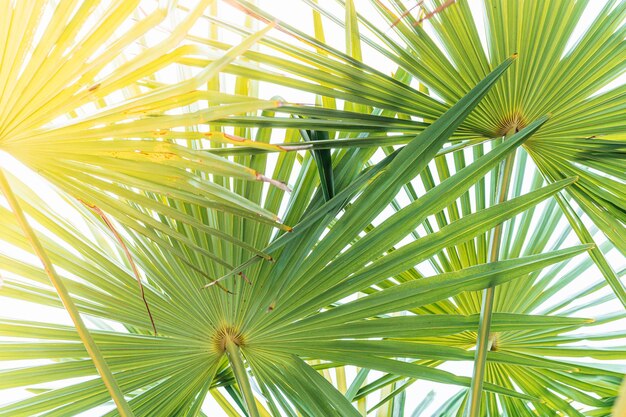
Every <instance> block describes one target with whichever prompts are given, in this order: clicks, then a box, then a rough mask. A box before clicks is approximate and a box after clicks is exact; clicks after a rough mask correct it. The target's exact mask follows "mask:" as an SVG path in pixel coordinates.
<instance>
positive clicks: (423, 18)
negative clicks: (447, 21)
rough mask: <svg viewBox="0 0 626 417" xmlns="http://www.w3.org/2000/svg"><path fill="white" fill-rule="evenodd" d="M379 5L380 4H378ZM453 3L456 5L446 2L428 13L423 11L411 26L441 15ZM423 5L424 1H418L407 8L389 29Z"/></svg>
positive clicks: (453, 0) (454, 0)
mask: <svg viewBox="0 0 626 417" xmlns="http://www.w3.org/2000/svg"><path fill="white" fill-rule="evenodd" d="M379 3H380V2H379ZM454 3H456V0H448V1H446V2H445V3H443V4H441V5H439V6H437V7H435V8H434V9H433V10H432V11H430V12H426V11H425V10H424V11H423V12H422V13H421V15H422V16H421V17H420V18H419V19H418V20H417V21H415V22H414V23H413V26H418V25H420V24H422V23H423V22H424V21H426V20H428V19H430V18H432V17H433V16H435V15H436V14H438V13H441V12H442V11H444V10H445V9H447V8H448V7H450V6H452V5H453V4H454ZM423 5H424V1H423V0H422V1H418V2H417V3H416V4H415V5H413V6H412V7H411V8H409V9H408V10H407V11H405V12H404V13H402V14H401V15H400V17H399V18H398V19H396V20H395V21H394V22H393V23H392V24H391V26H390V28H393V27H395V26H397V25H398V23H400V22H401V21H402V19H404V18H405V17H407V16H408V15H410V14H411V12H412V11H413V10H415V9H416V8H418V7H421V6H423Z"/></svg>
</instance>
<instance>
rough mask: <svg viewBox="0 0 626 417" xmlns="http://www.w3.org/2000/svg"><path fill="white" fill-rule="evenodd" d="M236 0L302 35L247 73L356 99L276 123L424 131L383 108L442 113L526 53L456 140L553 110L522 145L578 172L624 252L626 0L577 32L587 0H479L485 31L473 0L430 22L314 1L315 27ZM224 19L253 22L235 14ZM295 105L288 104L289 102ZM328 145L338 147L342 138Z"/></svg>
mask: <svg viewBox="0 0 626 417" xmlns="http://www.w3.org/2000/svg"><path fill="white" fill-rule="evenodd" d="M229 3H232V4H234V5H236V6H237V7H239V8H241V9H243V10H245V11H246V13H248V14H251V15H253V16H255V17H257V18H259V19H260V20H262V21H274V22H277V28H278V29H279V30H282V31H283V32H286V33H288V34H289V35H291V36H293V37H294V38H295V39H297V40H298V41H300V43H299V44H296V45H292V44H285V43H284V42H280V41H279V40H277V39H272V38H268V37H266V38H265V39H263V41H262V42H261V43H262V44H263V45H265V46H267V47H269V48H272V49H273V50H275V51H277V52H279V53H281V54H287V55H291V56H294V57H297V58H299V60H298V61H296V62H293V60H289V59H287V58H285V59H280V58H273V57H270V56H268V55H267V54H262V53H258V52H254V51H250V52H246V54H245V56H246V57H249V58H250V59H251V60H254V59H256V60H258V61H261V62H263V63H264V66H267V67H269V69H268V70H263V69H252V70H250V69H249V68H246V69H245V71H246V74H247V76H248V77H250V76H252V77H255V78H256V79H259V80H263V81H268V82H273V83H277V84H282V85H286V86H289V87H292V88H298V89H301V90H305V91H309V92H313V93H316V94H319V95H320V96H324V97H326V98H327V99H326V102H328V98H334V99H341V100H345V101H346V102H350V103H354V104H351V105H348V106H347V107H346V109H347V110H350V113H345V112H332V111H329V110H328V109H320V108H316V109H307V114H308V116H309V117H324V118H326V119H327V120H324V121H315V122H314V124H311V122H310V121H309V120H306V121H302V120H301V119H283V120H282V121H281V123H280V124H278V126H280V125H285V126H298V125H304V126H316V127H317V128H318V129H323V128H324V127H325V128H326V129H343V130H344V131H345V130H347V129H350V130H357V131H361V132H362V131H365V130H370V131H374V132H376V131H396V132H402V133H405V134H407V135H405V136H404V137H403V138H391V139H389V141H388V142H387V143H388V144H390V145H392V144H395V143H399V142H402V141H403V140H404V141H406V140H410V137H411V135H410V133H411V132H418V131H421V130H422V129H423V128H424V126H426V124H423V123H420V122H416V121H412V120H410V119H409V120H403V121H399V120H395V121H391V120H387V119H384V118H381V116H385V115H391V116H393V115H395V114H401V115H403V117H404V118H407V117H418V118H422V119H423V120H425V121H428V120H432V119H433V118H436V117H438V116H440V115H441V114H442V113H443V112H444V111H445V109H446V108H448V107H449V106H450V105H451V104H452V103H455V102H456V101H457V100H458V99H459V98H460V97H462V96H463V95H464V94H465V93H466V92H467V91H469V89H470V88H471V87H472V86H473V85H475V84H476V83H477V82H478V81H479V80H480V79H481V78H483V77H484V76H485V75H486V74H487V73H488V72H489V69H490V68H491V66H492V65H493V64H494V63H498V62H502V61H503V60H504V59H506V58H507V57H509V56H511V55H513V54H518V55H519V58H518V62H517V64H516V65H515V67H514V68H513V69H512V70H511V71H509V72H508V73H507V74H505V75H504V78H503V81H502V83H500V84H498V85H497V86H496V87H494V89H493V91H491V92H490V93H489V94H488V95H487V96H486V97H485V99H484V100H483V101H482V102H481V104H480V105H479V106H478V108H477V109H476V111H475V112H474V113H472V114H471V115H470V116H469V117H468V118H467V120H466V121H465V122H464V123H463V124H462V125H461V126H460V127H459V129H458V131H457V132H456V136H457V138H456V139H455V141H462V140H464V141H465V143H467V144H470V143H476V142H480V141H485V140H489V139H492V138H496V137H500V136H502V135H505V134H506V133H507V132H511V131H512V132H515V131H518V130H519V129H520V128H522V127H524V126H526V125H527V124H528V123H530V122H532V121H533V120H536V119H537V118H538V117H541V116H544V115H546V114H550V115H551V118H550V121H549V122H548V123H547V124H546V126H545V127H544V128H543V129H542V130H541V132H540V133H538V134H537V135H535V136H534V137H533V139H531V140H530V141H528V142H527V143H526V144H525V145H524V147H525V149H526V150H527V152H528V153H529V155H530V156H531V157H532V158H533V161H534V163H535V164H536V165H537V167H538V168H539V169H540V170H541V172H542V174H543V175H544V177H546V178H548V179H549V180H550V181H554V180H557V179H562V178H565V177H568V176H578V177H579V181H577V183H576V184H575V185H574V186H572V187H571V188H570V189H569V191H568V193H569V195H571V197H572V198H573V202H575V204H576V205H578V206H579V207H581V208H582V209H583V211H584V212H585V214H586V215H587V216H589V217H590V218H591V220H592V221H593V222H594V223H595V224H596V225H597V226H598V227H599V228H600V229H601V230H602V232H603V233H604V234H605V235H606V236H607V238H608V239H610V240H611V242H613V244H614V246H615V248H617V249H618V250H619V251H620V252H621V253H622V254H625V253H626V247H624V239H623V238H622V237H623V235H624V234H625V233H626V230H624V222H625V218H624V211H623V204H622V196H623V195H624V189H623V181H624V180H625V179H626V178H625V177H624V169H623V168H624V166H623V162H622V160H623V151H624V132H623V122H622V119H623V106H624V100H625V98H624V97H625V95H624V86H623V83H622V84H620V85H618V86H615V85H614V83H613V84H612V82H613V81H616V80H617V79H618V77H619V76H620V75H622V74H623V73H624V68H625V65H626V64H625V61H624V59H623V55H624V30H626V27H625V26H624V15H625V13H626V5H624V2H619V1H608V2H606V4H604V5H603V7H602V9H601V10H600V11H599V13H598V14H597V16H595V18H594V19H593V20H592V22H591V24H590V25H589V26H588V27H587V28H584V29H585V30H584V31H583V32H582V34H578V33H577V32H576V29H579V28H580V27H581V20H582V17H583V16H584V13H585V11H586V10H587V9H588V6H589V2H588V1H575V2H571V1H556V0H555V1H550V2H547V3H546V4H545V5H542V7H541V8H538V7H536V5H535V4H534V3H533V2H528V1H506V2H503V1H501V0H497V1H496V0H494V1H485V2H484V3H482V2H481V3H482V4H480V5H479V8H481V9H482V10H479V12H484V13H485V20H484V26H485V27H484V31H481V30H480V29H479V28H478V27H477V23H476V22H475V19H474V15H473V14H472V10H471V8H470V6H469V4H468V3H467V2H465V1H461V2H458V3H455V4H454V5H452V6H450V5H449V3H450V2H447V1H434V2H433V3H432V9H431V10H435V11H436V12H437V13H435V14H432V13H430V12H427V11H426V12H425V13H423V14H422V15H426V16H429V19H428V23H429V24H430V25H432V30H431V31H426V30H425V29H424V28H423V25H422V24H421V23H420V21H419V17H415V16H413V15H412V14H411V13H410V12H411V10H410V9H411V7H410V6H411V5H412V4H407V2H402V1H400V0H394V1H387V2H385V1H380V0H372V1H371V5H372V7H374V8H375V9H377V11H378V12H379V13H380V14H381V15H382V17H383V18H384V19H385V20H384V21H385V22H386V23H385V25H386V27H387V28H390V29H389V30H385V29H384V28H381V27H380V23H378V24H376V23H373V22H372V21H370V20H368V19H367V18H366V17H364V16H363V15H361V14H359V13H358V12H357V10H356V8H355V7H354V2H353V1H348V2H341V1H339V3H340V4H342V5H343V7H344V10H345V11H346V14H345V16H336V15H335V14H333V13H332V12H331V11H329V10H330V9H331V8H330V7H328V8H324V7H323V6H322V5H318V4H317V3H316V2H312V1H304V3H306V4H307V5H309V6H310V7H311V9H312V11H313V13H315V14H316V15H317V17H318V20H317V22H318V25H317V26H316V30H317V34H318V36H317V37H316V36H313V35H308V34H307V33H305V32H303V31H301V30H299V29H298V28H297V26H296V25H294V24H293V22H289V21H280V20H277V19H276V18H275V17H274V16H271V15H269V14H268V13H267V12H265V11H263V10H262V9H261V8H259V7H256V6H254V5H253V4H252V3H250V2H247V1H245V0H241V1H238V0H232V1H230V2H229ZM359 5H361V3H359ZM446 6H449V7H446ZM327 9H328V10H327ZM320 16H323V17H325V18H327V19H328V20H329V21H331V22H332V23H335V24H338V25H341V26H343V27H345V28H346V33H347V35H346V45H347V53H343V52H341V51H339V50H337V49H335V48H333V47H332V46H330V45H328V44H326V43H324V42H323V39H324V37H323V29H322V26H321V22H322V20H321V17H320ZM223 25H224V26H225V27H228V28H229V29H230V30H233V31H234V30H236V31H237V32H238V33H240V34H241V33H245V31H242V30H241V29H239V28H235V27H233V26H232V25H228V24H226V23H223ZM483 32H484V36H485V37H486V39H485V42H484V46H483V42H482V41H481V33H483ZM529 34H531V35H529ZM392 35H395V36H392ZM575 36H578V38H576V37H575ZM205 43H208V44H210V45H211V46H213V47H216V48H218V49H219V48H224V47H225V45H224V44H221V43H219V42H214V41H206V42H205ZM311 46H313V47H315V48H316V51H315V52H313V51H311V50H310V47H311ZM362 47H368V48H371V49H373V50H374V51H375V53H378V54H379V56H381V58H385V59H388V60H389V61H391V62H392V63H394V64H395V65H397V67H398V70H397V73H396V75H397V76H398V77H396V78H395V79H394V78H392V77H389V76H387V75H385V74H383V73H381V72H380V71H377V70H376V69H375V68H372V67H367V66H365V67H364V66H363V63H362V62H361V55H362V53H361V49H362ZM226 71H227V72H232V73H234V74H241V73H242V71H244V69H243V68H241V66H239V65H234V66H230V67H228V68H227V69H226ZM285 74H287V75H288V74H291V75H297V78H295V77H294V78H291V77H288V76H287V77H285ZM398 78H404V79H405V80H404V82H402V81H401V80H398ZM411 81H413V82H417V83H418V85H420V87H421V88H420V89H421V91H420V89H418V90H416V89H414V88H412V87H411V86H410V85H409V82H411ZM325 107H327V106H325ZM289 109H290V108H289V107H288V106H287V107H286V108H285V109H284V110H289ZM373 109H375V110H374V111H373V114H370V115H369V116H364V115H362V114H354V112H355V111H356V112H360V113H368V114H369V113H372V110H373ZM293 111H299V110H298V109H293ZM300 113H301V114H302V111H300ZM224 123H237V124H242V123H244V124H246V123H247V124H249V125H250V124H252V125H264V123H269V121H266V120H264V119H263V118H254V119H248V120H247V121H246V120H242V118H240V117H234V118H228V119H227V120H226V121H224ZM272 123H273V124H274V125H275V126H276V123H277V122H276V120H272ZM361 139H362V138H361ZM453 139H454V137H453ZM360 143H361V144H365V143H370V144H371V145H380V144H381V143H385V140H384V139H382V138H381V137H379V136H377V135H374V138H371V139H369V140H361V141H360ZM320 145H321V146H326V147H332V146H333V144H332V143H323V144H321V143H320V144H319V145H318V146H320ZM311 146H315V145H311ZM336 146H347V144H346V143H341V144H338V145H336ZM316 147H317V146H316ZM571 204H572V203H569V202H564V201H562V202H560V205H561V206H563V209H564V210H566V211H567V212H571ZM570 221H571V223H572V225H573V227H574V228H575V230H577V233H578V236H579V238H580V239H581V240H582V241H585V242H591V240H592V238H591V236H590V235H589V232H588V230H585V227H584V226H583V225H582V224H581V221H580V216H578V215H576V214H572V216H571V220H570ZM592 254H593V257H594V259H595V260H596V263H597V264H598V266H599V267H600V268H601V270H602V273H603V275H604V276H605V278H606V280H607V282H609V284H610V285H611V287H612V288H613V290H614V291H615V293H616V295H617V296H618V298H619V299H620V300H621V301H622V303H623V304H626V291H625V290H624V285H623V284H622V283H621V282H620V281H619V279H618V278H617V277H616V275H615V271H613V270H612V269H611V267H610V265H608V263H607V262H606V260H605V259H604V258H603V256H602V254H601V253H600V252H599V251H598V250H594V251H592Z"/></svg>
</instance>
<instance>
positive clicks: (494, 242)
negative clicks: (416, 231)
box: [465, 132, 515, 417]
mask: <svg viewBox="0 0 626 417" xmlns="http://www.w3.org/2000/svg"><path fill="white" fill-rule="evenodd" d="M513 133H514V132H509V133H507V135H506V136H507V137H508V136H510V135H511V134H513ZM514 158H515V155H514V154H511V155H509V156H508V157H507V158H506V159H505V160H504V161H503V162H502V163H500V176H499V178H500V189H499V193H498V203H503V202H504V201H505V200H506V196H507V194H508V191H509V185H510V182H511V181H510V178H511V174H512V171H513V160H514ZM501 239H502V223H500V224H498V225H497V226H496V227H495V228H494V229H493V234H492V238H491V247H490V253H489V262H497V261H498V258H499V253H500V241H501ZM494 296H495V287H488V288H485V289H484V290H483V297H482V305H481V309H480V318H479V321H478V338H477V340H476V351H475V355H474V371H473V376H472V382H471V385H470V390H469V400H468V402H467V403H466V404H467V408H466V414H465V415H466V416H469V417H477V416H479V415H480V402H481V398H482V395H481V393H482V386H483V379H484V376H485V364H486V362H487V351H488V350H489V349H490V348H491V338H490V328H491V313H492V312H493V304H494Z"/></svg>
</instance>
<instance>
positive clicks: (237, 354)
mask: <svg viewBox="0 0 626 417" xmlns="http://www.w3.org/2000/svg"><path fill="white" fill-rule="evenodd" d="M224 347H225V349H226V354H227V355H228V361H229V362H230V366H231V367H232V369H233V374H235V379H236V380H237V385H239V389H240V390H241V393H242V394H243V398H244V400H245V402H246V408H247V411H248V414H249V415H250V417H260V414H259V410H258V409H257V406H256V401H255V399H254V394H253V393H252V387H251V386H250V380H249V379H248V374H247V372H246V367H245V365H244V363H243V358H242V357H241V351H240V350H239V346H237V344H236V343H235V342H234V341H233V340H232V339H231V338H230V337H229V336H226V340H225V343H224Z"/></svg>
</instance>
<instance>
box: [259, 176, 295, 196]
mask: <svg viewBox="0 0 626 417" xmlns="http://www.w3.org/2000/svg"><path fill="white" fill-rule="evenodd" d="M256 179H257V180H259V181H263V182H268V183H270V184H272V185H273V186H275V187H278V188H280V189H281V190H283V191H287V192H288V193H290V192H291V188H289V186H288V185H287V184H285V183H284V182H282V181H278V180H275V179H273V178H270V177H266V176H265V175H263V174H261V173H260V172H257V173H256Z"/></svg>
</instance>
